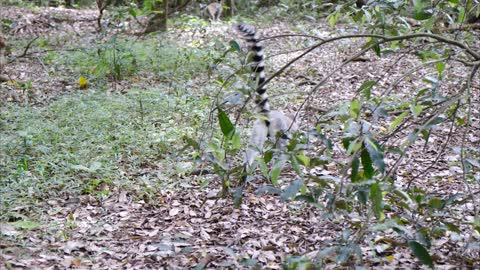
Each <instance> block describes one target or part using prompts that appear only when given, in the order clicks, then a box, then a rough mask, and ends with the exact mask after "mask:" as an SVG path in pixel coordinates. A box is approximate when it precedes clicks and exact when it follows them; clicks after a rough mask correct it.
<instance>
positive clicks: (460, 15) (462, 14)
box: [458, 6, 465, 23]
mask: <svg viewBox="0 0 480 270" xmlns="http://www.w3.org/2000/svg"><path fill="white" fill-rule="evenodd" d="M464 21H465V8H464V7H462V6H459V7H458V23H463V22H464Z"/></svg>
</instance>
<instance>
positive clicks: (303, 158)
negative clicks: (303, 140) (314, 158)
mask: <svg viewBox="0 0 480 270" xmlns="http://www.w3.org/2000/svg"><path fill="white" fill-rule="evenodd" d="M295 158H296V159H297V160H298V161H299V162H300V164H302V165H303V166H305V167H308V165H310V158H309V157H307V156H305V155H304V154H298V155H296V156H295Z"/></svg>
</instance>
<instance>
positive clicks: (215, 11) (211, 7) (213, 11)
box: [200, 0, 223, 21]
mask: <svg viewBox="0 0 480 270" xmlns="http://www.w3.org/2000/svg"><path fill="white" fill-rule="evenodd" d="M200 11H202V12H203V13H206V14H207V15H208V16H210V19H211V20H212V21H218V20H220V16H221V15H222V11H223V0H221V1H220V2H212V3H210V4H208V5H204V4H200ZM203 16H205V15H203Z"/></svg>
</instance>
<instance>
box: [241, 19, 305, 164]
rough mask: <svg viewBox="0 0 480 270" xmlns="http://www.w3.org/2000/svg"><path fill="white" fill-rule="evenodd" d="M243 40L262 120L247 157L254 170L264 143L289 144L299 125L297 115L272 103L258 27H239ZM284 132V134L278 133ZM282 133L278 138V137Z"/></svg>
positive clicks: (257, 106) (255, 126) (258, 124)
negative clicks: (254, 164) (286, 112)
mask: <svg viewBox="0 0 480 270" xmlns="http://www.w3.org/2000/svg"><path fill="white" fill-rule="evenodd" d="M235 29H236V30H237V32H239V33H240V35H241V37H242V39H244V40H245V41H246V43H247V48H248V50H249V53H250V54H251V56H250V57H249V59H251V62H250V65H251V70H252V80H254V81H256V82H257V84H256V86H255V87H256V89H255V92H256V97H255V103H256V112H257V113H258V114H259V115H260V116H261V118H262V119H257V120H256V121H255V123H254V124H253V130H252V134H251V136H250V142H249V145H248V149H247V151H246V156H245V170H246V172H250V170H251V167H252V164H253V161H254V160H255V158H256V157H257V156H258V155H259V153H260V151H262V150H263V145H264V143H265V141H266V140H267V139H270V140H272V141H276V147H277V148H278V147H280V148H281V147H285V146H286V144H287V141H288V137H289V134H290V132H291V131H295V130H297V128H298V126H297V124H296V123H295V122H294V119H295V116H294V115H292V114H284V113H283V112H281V111H276V110H271V109H270V106H269V103H268V96H267V86H266V85H264V83H265V80H266V76H265V71H264V69H265V63H264V52H263V44H262V42H261V41H260V40H259V36H258V34H257V33H256V31H255V29H254V28H253V27H252V26H250V25H247V24H245V23H241V24H238V25H236V26H235ZM278 133H281V134H278ZM277 136H278V137H277Z"/></svg>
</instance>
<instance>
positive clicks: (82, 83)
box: [78, 76, 88, 89]
mask: <svg viewBox="0 0 480 270" xmlns="http://www.w3.org/2000/svg"><path fill="white" fill-rule="evenodd" d="M78 85H79V86H80V88H81V89H83V88H87V85H88V82H87V79H86V78H85V77H84V76H80V79H78Z"/></svg>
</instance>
